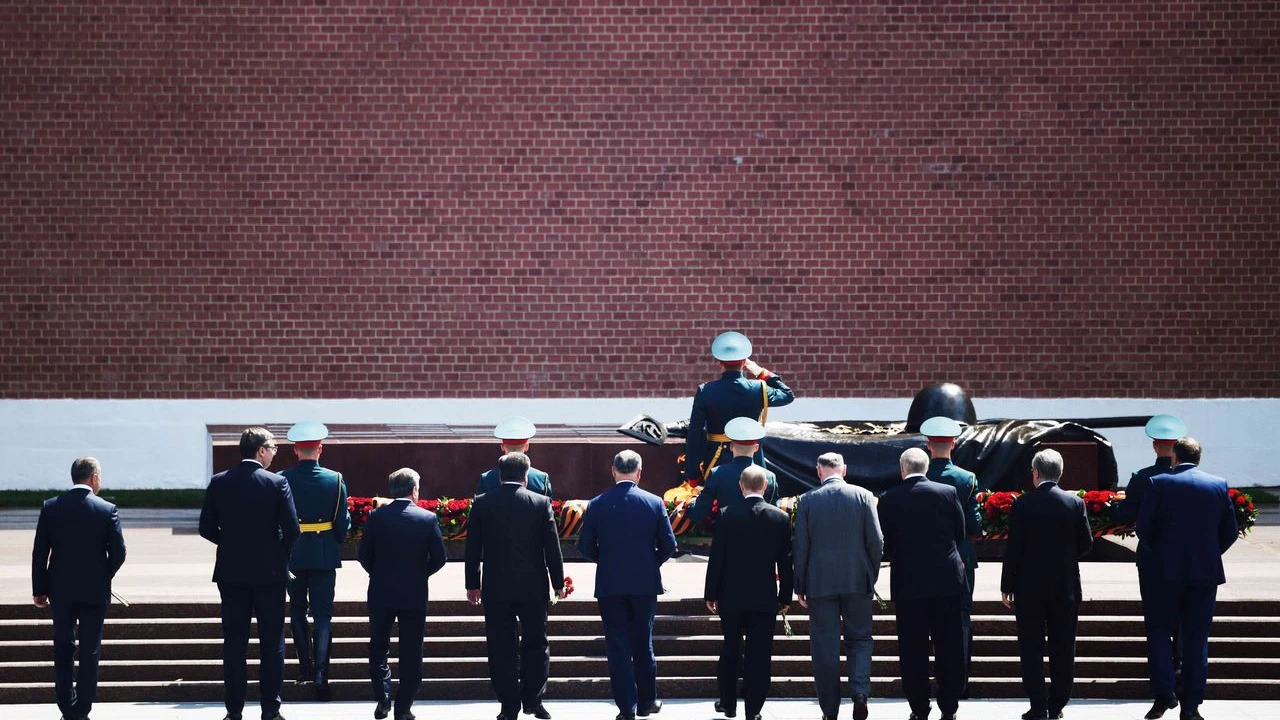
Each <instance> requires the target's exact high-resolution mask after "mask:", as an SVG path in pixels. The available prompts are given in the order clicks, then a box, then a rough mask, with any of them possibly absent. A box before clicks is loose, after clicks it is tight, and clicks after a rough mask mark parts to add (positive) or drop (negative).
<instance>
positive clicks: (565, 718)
mask: <svg viewBox="0 0 1280 720" xmlns="http://www.w3.org/2000/svg"><path fill="white" fill-rule="evenodd" d="M850 707H851V705H850V704H849V702H848V701H847V700H846V701H845V703H844V706H843V707H842V709H841V712H840V717H841V718H846V717H849V713H850V712H851V710H850ZM1149 707H1150V703H1133V702H1127V703H1125V702H1108V701H1102V700H1080V701H1076V702H1073V703H1071V704H1070V705H1069V706H1067V711H1066V718H1067V720H1138V718H1141V717H1142V715H1143V713H1145V712H1146V711H1147V708H1149ZM870 709H871V717H870V720H890V719H893V720H901V719H903V718H906V717H907V715H909V714H910V711H909V710H908V709H907V704H906V702H905V701H903V700H875V699H873V700H872V701H871V708H870ZM1026 709H1027V707H1026V705H1025V704H1024V703H1022V702H1010V701H996V700H974V701H967V702H961V704H960V712H959V715H958V717H959V718H961V719H962V720H1017V718H1018V717H1019V716H1020V715H1021V714H1022V713H1023V712H1026ZM547 710H549V711H550V712H551V715H552V716H553V717H554V718H555V720H612V719H613V717H614V716H615V715H617V712H618V709H617V708H616V707H614V706H613V704H612V703H609V702H607V701H602V700H565V701H556V702H549V703H547ZM741 711H742V709H741V708H739V712H741ZM224 712H225V711H224V709H223V708H222V706H221V705H215V704H209V703H189V704H181V705H174V704H170V703H107V704H101V705H95V706H94V708H93V720H220V719H221V718H222V716H223V714H224ZM1200 712H1201V714H1202V715H1203V716H1204V717H1205V718H1206V719H1207V720H1277V719H1280V702H1246V701H1239V700H1236V701H1228V700H1217V701H1213V700H1211V701H1209V702H1206V703H1205V704H1204V705H1201V706H1200ZM280 713H281V715H283V716H284V717H285V718H287V719H288V720H346V719H347V718H351V719H352V720H355V719H356V718H361V719H363V718H371V717H373V703H327V704H321V703H306V704H300V703H295V704H290V705H285V706H284V707H282V708H281V709H280ZM1176 713H1177V711H1176V710H1174V711H1172V712H1170V713H1169V714H1167V715H1165V717H1166V718H1168V719H1169V720H1175V719H1176V718H1177V714H1176ZM413 714H414V715H416V716H417V717H418V718H419V720H492V718H493V717H494V716H496V715H497V714H498V707H497V705H496V704H495V703H493V702H417V703H414V706H413ZM762 714H763V716H764V718H766V720H817V719H818V718H819V717H820V716H821V713H820V712H819V711H818V705H817V703H816V702H814V701H812V700H771V701H769V702H768V703H766V704H765V707H764V712H763V713H762ZM244 717H245V720H254V718H257V717H258V713H257V707H256V706H250V707H246V708H245V714H244ZM521 717H522V718H524V719H525V720H528V718H532V717H533V716H532V715H522V716H521ZM650 717H651V719H652V720H658V718H661V720H717V719H718V718H720V717H721V716H720V715H717V714H716V713H715V711H714V710H713V709H712V706H711V702H710V701H707V700H670V701H664V703H663V706H662V712H661V714H659V715H653V716H650ZM739 717H740V718H741V717H742V715H739ZM933 717H934V718H937V717H938V715H937V710H936V708H935V710H934V714H933ZM0 718H3V719H4V720H58V709H57V707H56V706H54V705H52V704H50V705H0Z"/></svg>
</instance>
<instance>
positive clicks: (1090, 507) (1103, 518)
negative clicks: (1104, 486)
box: [1076, 490, 1120, 536]
mask: <svg viewBox="0 0 1280 720" xmlns="http://www.w3.org/2000/svg"><path fill="white" fill-rule="evenodd" d="M1076 494H1077V495H1079V496H1080V499H1081V500H1084V509H1085V514H1086V515H1088V516H1089V530H1091V531H1092V532H1093V534H1094V535H1095V536H1097V535H1100V534H1102V533H1103V531H1104V530H1106V529H1108V528H1110V527H1111V526H1112V525H1114V524H1115V520H1114V518H1113V516H1114V515H1115V509H1116V506H1118V505H1119V504H1120V496H1118V495H1116V494H1115V493H1114V492H1112V491H1110V490H1078V491H1076Z"/></svg>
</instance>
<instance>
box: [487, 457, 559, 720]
mask: <svg viewBox="0 0 1280 720" xmlns="http://www.w3.org/2000/svg"><path fill="white" fill-rule="evenodd" d="M498 472H499V473H500V474H501V479H502V484H501V485H499V486H498V489H497V490H493V491H491V492H487V493H485V494H483V495H481V496H479V497H477V498H476V499H475V502H474V503H473V504H472V506H471V514H470V515H469V516H468V519H467V550H466V556H467V557H466V562H467V565H466V584H467V600H469V601H470V602H471V604H473V605H479V604H481V603H483V604H484V628H485V647H486V648H487V650H488V652H489V680H490V682H492V683H493V692H494V694H495V695H497V696H498V702H499V703H500V704H501V705H502V711H501V713H500V714H499V715H498V718H499V720H515V718H516V716H517V715H518V714H519V712H520V710H521V708H523V709H524V712H525V713H526V714H528V715H533V716H534V717H536V718H538V719H539V720H549V719H550V717H551V713H549V712H547V709H546V708H545V707H543V706H542V696H543V694H544V693H545V692H546V690H547V676H548V675H550V673H551V651H550V649H549V646H548V644H547V610H548V606H549V604H550V602H551V591H552V589H554V590H555V592H556V594H557V595H558V596H559V597H561V598H563V597H565V595H566V594H567V593H566V592H565V588H564V560H563V558H562V557H561V554H560V535H559V533H558V532H556V519H555V516H554V515H553V514H552V512H551V499H550V498H548V497H546V496H545V495H539V494H537V493H534V492H530V491H529V490H528V488H526V487H525V483H526V482H527V479H528V474H529V456H528V455H525V454H524V453H518V452H513V453H507V454H506V455H503V456H502V457H501V458H499V459H498ZM517 623H518V625H517ZM517 628H518V633H517ZM517 634H519V636H521V637H520V640H519V642H518V643H517V639H516V638H517ZM517 658H519V661H520V662H519V668H517V667H516V659H517Z"/></svg>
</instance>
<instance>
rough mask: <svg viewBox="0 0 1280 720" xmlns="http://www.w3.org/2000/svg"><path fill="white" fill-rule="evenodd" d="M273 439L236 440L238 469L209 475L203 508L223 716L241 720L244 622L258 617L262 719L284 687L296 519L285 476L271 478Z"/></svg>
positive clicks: (252, 431) (255, 433) (270, 717)
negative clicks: (214, 589) (217, 600)
mask: <svg viewBox="0 0 1280 720" xmlns="http://www.w3.org/2000/svg"><path fill="white" fill-rule="evenodd" d="M275 456H276V440H275V437H274V436H272V434H271V433H270V431H268V430H267V429H266V428H260V427H251V428H248V429H246V430H245V431H244V432H243V433H241V435H240V457H241V458H243V460H241V461H240V464H239V465H237V466H236V467H234V468H231V469H230V470H227V471H225V472H221V473H218V474H217V475H214V476H213V478H212V479H211V480H210V481H209V487H208V489H207V490H206V491H205V495H204V507H203V508H201V510H200V536H201V537H203V538H204V539H206V540H208V541H209V542H211V543H213V544H215V545H217V546H218V554H217V560H216V561H215V562H214V566H213V581H214V582H216V583H217V584H218V593H219V594H220V595H221V596H222V638H223V639H222V676H223V684H224V686H225V691H224V693H225V704H226V707H227V715H226V718H224V720H240V719H241V714H242V713H243V712H244V701H245V693H246V690H247V687H248V676H247V674H246V662H245V653H246V651H247V649H248V646H249V622H250V619H251V617H253V616H256V617H257V618H258V649H259V652H260V657H261V665H260V669H259V678H258V686H259V690H260V693H261V704H262V718H263V720H277V719H278V718H280V717H281V715H280V687H281V685H283V683H284V592H285V583H286V582H287V581H288V577H289V553H290V552H291V551H292V550H293V545H294V543H295V542H296V541H297V539H298V534H299V529H298V514H297V512H296V511H295V509H294V506H293V494H292V493H290V492H289V482H288V481H287V480H285V479H284V476H282V475H277V474H276V473H273V472H270V471H268V470H267V468H269V467H271V461H272V460H273V459H274V458H275Z"/></svg>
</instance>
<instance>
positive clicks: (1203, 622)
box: [1137, 437, 1239, 720]
mask: <svg viewBox="0 0 1280 720" xmlns="http://www.w3.org/2000/svg"><path fill="white" fill-rule="evenodd" d="M1173 460H1174V463H1175V465H1174V467H1173V469H1172V470H1170V471H1169V472H1167V473H1164V474H1161V475H1156V476H1155V477H1153V478H1151V486H1150V487H1149V488H1147V491H1146V496H1145V497H1144V498H1143V499H1142V507H1141V509H1140V510H1139V511H1138V527H1137V530H1138V538H1139V539H1140V540H1141V541H1142V542H1144V543H1146V544H1147V545H1149V546H1150V547H1151V552H1152V555H1153V563H1154V565H1155V569H1156V572H1157V573H1158V576H1159V577H1158V580H1157V581H1156V583H1157V584H1156V586H1155V587H1154V588H1153V589H1154V590H1155V591H1156V592H1154V593H1153V596H1152V597H1149V598H1144V600H1145V601H1147V605H1149V606H1150V607H1148V608H1147V609H1146V613H1147V662H1148V665H1149V668H1150V672H1151V690H1152V693H1153V694H1154V695H1155V698H1156V701H1155V704H1154V705H1152V707H1151V710H1150V712H1148V713H1147V715H1146V717H1147V718H1150V719H1151V720H1154V719H1155V718H1159V717H1161V716H1163V715H1164V713H1165V710H1169V709H1173V708H1175V707H1177V706H1178V698H1177V696H1176V695H1174V678H1173V660H1172V653H1173V649H1172V647H1171V642H1172V641H1171V639H1170V638H1171V636H1172V635H1173V630H1174V628H1175V627H1177V628H1178V629H1179V630H1180V631H1181V636H1182V679H1183V694H1182V717H1183V718H1185V719H1187V720H1199V718H1200V710H1199V708H1200V703H1201V702H1203V701H1204V686H1205V680H1206V678H1207V676H1208V670H1209V625H1210V624H1211V623H1212V622H1213V605H1214V602H1215V601H1216V600H1217V595H1218V586H1219V585H1221V584H1223V583H1225V582H1226V581H1227V578H1226V574H1225V573H1224V572H1223V568H1222V554H1223V553H1224V552H1226V551H1227V548H1229V547H1231V544H1232V543H1234V542H1235V541H1236V537H1238V532H1239V531H1238V528H1237V527H1236V514H1235V508H1233V507H1232V505H1231V497H1230V495H1229V494H1228V492H1227V481H1226V480H1223V479H1222V478H1220V477H1217V476H1215V475H1210V474H1209V473H1206V472H1204V471H1202V470H1200V468H1199V467H1197V465H1199V463H1200V443H1198V442H1196V440H1195V439H1194V438H1191V437H1184V438H1182V439H1180V440H1178V441H1177V442H1176V443H1174V445H1173Z"/></svg>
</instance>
